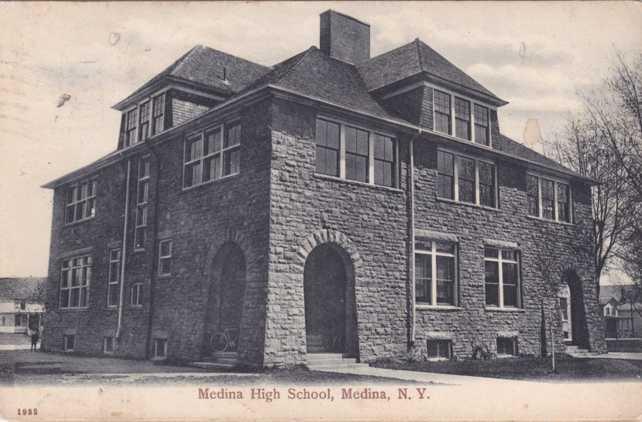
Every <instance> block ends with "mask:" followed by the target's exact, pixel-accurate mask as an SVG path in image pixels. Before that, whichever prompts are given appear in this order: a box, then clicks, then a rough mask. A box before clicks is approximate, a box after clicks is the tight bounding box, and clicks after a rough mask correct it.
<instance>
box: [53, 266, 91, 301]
mask: <svg viewBox="0 0 642 422" xmlns="http://www.w3.org/2000/svg"><path fill="white" fill-rule="evenodd" d="M91 272H92V259H91V257H90V256H88V255H85V256H78V257H75V258H69V259H65V260H63V261H62V265H61V270H60V303H59V306H60V308H61V309H73V308H86V307H87V305H88V303H89V284H90V283H91Z"/></svg>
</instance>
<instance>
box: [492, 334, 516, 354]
mask: <svg viewBox="0 0 642 422" xmlns="http://www.w3.org/2000/svg"><path fill="white" fill-rule="evenodd" d="M497 354H498V355H511V356H516V355H517V338H516V337H497Z"/></svg>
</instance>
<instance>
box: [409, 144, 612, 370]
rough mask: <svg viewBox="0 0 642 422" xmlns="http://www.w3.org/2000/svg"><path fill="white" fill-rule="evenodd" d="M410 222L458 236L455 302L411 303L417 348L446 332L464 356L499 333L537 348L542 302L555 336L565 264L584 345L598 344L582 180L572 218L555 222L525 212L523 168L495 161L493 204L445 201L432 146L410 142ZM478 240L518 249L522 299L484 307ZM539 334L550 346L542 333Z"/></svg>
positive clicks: (526, 348) (531, 350)
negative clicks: (576, 284)
mask: <svg viewBox="0 0 642 422" xmlns="http://www.w3.org/2000/svg"><path fill="white" fill-rule="evenodd" d="M415 151H416V153H415V177H416V181H415V185H416V191H415V201H416V207H415V213H416V220H415V227H416V229H418V230H420V229H424V230H434V231H440V232H446V233H450V234H453V235H456V236H457V237H458V248H459V250H458V252H459V255H458V263H459V289H458V293H457V294H458V307H456V308H454V309H417V311H416V312H417V316H416V318H417V319H416V321H417V328H416V345H417V347H418V348H419V349H420V350H422V351H425V348H426V340H427V339H428V338H429V337H431V336H436V337H446V338H451V339H452V342H453V352H454V354H455V355H458V356H462V357H470V356H471V355H472V351H473V348H474V347H475V346H486V347H487V348H488V349H489V350H490V351H491V352H496V338H497V337H498V336H499V335H500V334H507V333H509V334H513V333H514V334H516V335H517V336H518V344H519V351H520V353H525V354H534V355H538V354H540V351H541V350H540V341H541V337H540V329H541V324H542V318H541V314H542V306H543V307H544V313H545V315H546V317H545V318H546V329H547V331H548V330H549V328H550V324H553V327H554V330H555V335H556V345H557V348H558V349H559V350H561V348H562V342H561V320H560V311H559V302H558V300H557V292H558V289H559V287H560V283H562V282H564V280H565V278H564V274H565V272H566V271H568V270H573V271H575V272H577V275H578V276H579V278H580V279H581V281H582V283H583V289H584V304H585V314H586V325H587V327H588V330H589V343H590V347H591V349H593V350H596V351H604V340H603V333H602V323H601V317H600V315H599V306H598V302H597V297H596V291H595V287H596V283H597V281H596V280H595V279H594V277H593V261H592V259H591V250H590V245H591V237H590V236H591V235H592V234H591V233H592V232H591V226H590V221H591V220H590V216H591V208H590V199H589V197H588V195H587V192H586V190H587V189H586V187H585V186H581V185H576V186H573V188H574V208H575V221H576V222H577V224H575V225H569V224H561V223H555V222H549V221H544V220H540V219H535V218H532V217H529V216H528V215H527V197H526V172H525V169H523V168H519V167H516V166H515V165H514V164H511V163H508V162H506V161H498V162H497V166H498V167H497V168H498V181H499V196H500V200H499V204H500V208H499V209H488V208H481V207H477V206H472V205H465V204H460V203H453V202H447V201H443V200H439V199H438V198H437V197H436V180H437V170H436V160H435V158H434V157H436V146H435V144H432V143H430V144H429V143H419V142H418V143H417V144H416V149H415ZM484 239H492V240H497V241H508V242H516V243H517V244H518V247H519V250H520V253H521V279H522V300H523V302H522V303H523V306H522V308H521V309H516V310H497V309H494V310H491V309H487V308H486V307H485V293H484V261H483V259H484V258H483V257H484ZM546 335H547V337H546V341H547V342H548V344H549V346H548V350H550V337H549V333H548V332H547V334H546Z"/></svg>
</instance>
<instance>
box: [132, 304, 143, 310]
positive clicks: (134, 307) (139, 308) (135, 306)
mask: <svg viewBox="0 0 642 422" xmlns="http://www.w3.org/2000/svg"><path fill="white" fill-rule="evenodd" d="M129 308H130V309H138V310H141V309H143V305H129Z"/></svg>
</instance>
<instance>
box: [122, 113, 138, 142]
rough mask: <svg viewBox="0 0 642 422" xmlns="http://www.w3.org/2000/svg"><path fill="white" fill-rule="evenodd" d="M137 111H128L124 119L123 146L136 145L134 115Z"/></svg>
mask: <svg viewBox="0 0 642 422" xmlns="http://www.w3.org/2000/svg"><path fill="white" fill-rule="evenodd" d="M137 111H138V110H137V109H135V108H133V109H131V110H129V111H128V112H127V114H126V117H125V140H124V146H125V147H128V146H130V145H133V144H135V143H136V113H137Z"/></svg>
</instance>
